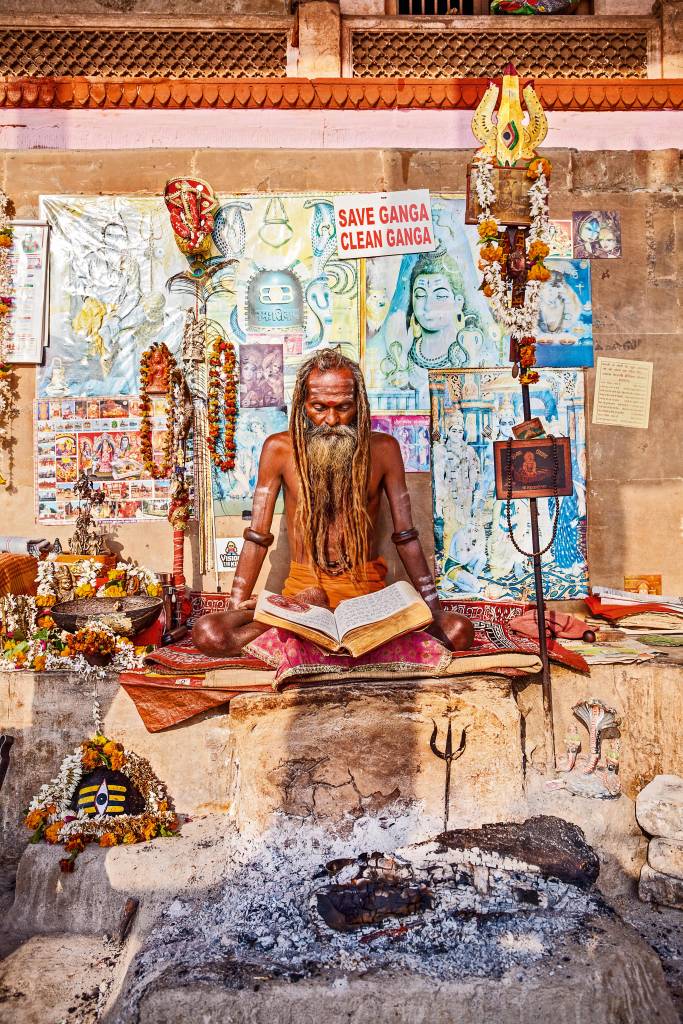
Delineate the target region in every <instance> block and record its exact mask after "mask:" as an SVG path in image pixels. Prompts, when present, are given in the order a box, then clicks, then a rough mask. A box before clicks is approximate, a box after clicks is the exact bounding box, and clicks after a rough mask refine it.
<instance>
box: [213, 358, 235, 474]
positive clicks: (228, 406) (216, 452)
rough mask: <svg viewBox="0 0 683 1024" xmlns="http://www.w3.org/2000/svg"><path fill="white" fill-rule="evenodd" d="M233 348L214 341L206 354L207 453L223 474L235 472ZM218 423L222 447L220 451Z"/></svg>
mask: <svg viewBox="0 0 683 1024" xmlns="http://www.w3.org/2000/svg"><path fill="white" fill-rule="evenodd" d="M235 366H236V357H235V347H234V345H232V344H231V343H230V342H229V341H226V340H225V338H217V339H216V341H215V342H214V343H213V345H212V346H211V348H210V350H209V386H208V392H209V437H208V444H209V451H210V452H211V460H212V462H213V463H214V465H216V466H217V467H218V468H219V469H220V470H222V471H223V472H224V473H225V472H226V471H227V470H229V469H234V468H235V459H236V455H237V446H236V444H235V424H236V421H237V380H236V373H235ZM221 419H222V421H223V431H222V432H223V444H222V452H221V450H220V448H221Z"/></svg>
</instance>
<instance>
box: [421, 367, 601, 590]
mask: <svg viewBox="0 0 683 1024" xmlns="http://www.w3.org/2000/svg"><path fill="white" fill-rule="evenodd" d="M430 386H431V408H432V463H431V466H432V486H433V500H434V530H435V558H436V576H437V586H438V590H439V596H440V597H442V598H457V597H466V598H470V599H472V598H478V599H482V600H503V601H505V600H513V601H514V600H526V599H528V598H530V597H532V596H533V593H534V578H533V564H532V561H531V559H530V558H525V557H524V556H523V555H521V554H520V553H519V552H518V551H517V550H516V548H515V547H514V545H513V544H512V541H511V540H510V536H509V532H508V522H507V512H506V503H505V502H504V501H498V500H497V499H496V497H495V479H494V466H493V442H494V441H496V440H500V439H506V438H509V437H512V427H513V425H514V424H515V423H519V422H521V421H522V420H523V419H524V416H523V412H522V396H521V389H520V387H519V382H518V381H516V380H515V379H514V378H513V377H512V375H511V373H510V372H509V370H503V369H487V370H463V371H460V372H450V373H449V372H433V373H432V374H430ZM530 390H531V415H532V416H539V417H540V419H541V421H542V423H543V425H544V426H545V428H546V432H547V433H549V434H550V433H552V434H556V435H558V436H559V435H562V436H565V437H569V438H570V441H571V462H572V476H573V492H572V494H571V495H568V496H567V497H562V498H560V499H559V502H560V510H559V517H558V523H557V532H556V535H555V539H554V541H553V543H552V545H551V547H550V549H549V550H548V552H547V553H546V554H545V555H543V556H542V566H543V583H544V593H545V596H546V597H547V598H549V599H551V600H559V599H564V598H567V599H568V598H580V597H584V596H585V595H586V593H587V588H588V569H587V563H586V439H585V419H584V395H583V378H582V376H581V374H580V373H579V372H576V371H573V370H564V371H560V370H542V371H541V372H540V380H539V382H538V384H535V385H533V386H532V387H531V389H530ZM556 500H558V499H555V498H549V499H542V498H541V499H539V500H538V511H539V530H540V539H541V547H544V546H545V544H546V543H547V542H548V540H549V539H550V536H551V531H552V522H553V517H554V512H555V501H556ZM510 521H511V523H512V526H513V530H514V534H515V539H516V540H517V543H518V544H519V546H520V547H521V548H522V549H523V550H525V551H531V548H532V545H531V527H530V520H529V503H528V501H526V500H513V501H512V502H511V505H510Z"/></svg>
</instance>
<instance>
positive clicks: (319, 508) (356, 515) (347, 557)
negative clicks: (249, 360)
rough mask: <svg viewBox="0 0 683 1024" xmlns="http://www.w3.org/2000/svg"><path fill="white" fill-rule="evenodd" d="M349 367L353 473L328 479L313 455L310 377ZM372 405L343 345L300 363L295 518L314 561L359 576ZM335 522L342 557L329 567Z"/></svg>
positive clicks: (366, 524) (293, 431) (294, 432)
mask: <svg viewBox="0 0 683 1024" xmlns="http://www.w3.org/2000/svg"><path fill="white" fill-rule="evenodd" d="M342 369H345V370H350V372H351V373H352V375H353V379H354V382H355V391H356V395H355V397H356V404H357V414H356V423H355V425H354V427H353V428H352V429H353V431H354V433H355V435H356V441H355V448H354V450H353V455H352V458H351V473H350V474H349V473H339V472H337V473H333V474H330V477H331V478H330V479H329V481H327V483H328V485H329V486H324V485H323V486H321V484H323V481H321V479H320V474H319V473H316V467H315V465H313V464H312V461H311V458H310V447H311V440H310V436H309V435H310V431H311V423H310V421H309V419H308V417H307V416H306V411H305V408H304V403H305V401H306V396H307V388H308V378H309V377H310V375H311V373H312V372H313V371H314V370H318V371H319V372H321V373H325V372H327V371H329V370H342ZM370 429H371V428H370V404H369V402H368V395H367V391H366V390H365V381H364V380H363V374H362V372H361V369H360V367H359V366H358V364H357V363H354V362H353V360H351V359H347V358H346V356H343V355H342V354H341V352H340V350H339V349H322V350H321V351H320V352H316V353H315V354H314V355H312V356H311V357H310V359H307V360H306V362H305V363H302V365H301V366H300V367H299V370H298V373H297V375H296V383H295V385H294V395H293V397H292V413H291V419H290V427H289V430H290V435H291V438H292V450H293V456H294V465H295V468H296V472H297V476H298V478H299V500H298V503H297V510H296V517H295V523H296V528H297V531H300V533H301V536H302V537H303V538H304V541H305V545H306V548H307V550H308V553H309V555H310V557H311V559H312V561H313V564H314V565H315V566H316V568H318V569H319V570H321V571H322V572H326V573H330V572H331V573H333V574H338V573H341V572H351V574H352V575H353V576H356V575H357V573H358V571H359V569H360V568H361V567H362V566H363V563H364V562H366V561H367V556H368V546H369V545H368V536H369V528H370V525H371V523H370V517H369V516H368V511H367V487H368V477H369V475H370ZM332 524H334V528H335V539H336V545H335V546H337V545H338V555H337V561H336V564H335V565H334V566H330V563H329V560H328V555H327V542H328V532H329V529H330V526H331V525H332Z"/></svg>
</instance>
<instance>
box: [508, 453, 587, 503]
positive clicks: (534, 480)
mask: <svg viewBox="0 0 683 1024" xmlns="http://www.w3.org/2000/svg"><path fill="white" fill-rule="evenodd" d="M553 447H554V448H555V453H554V452H553ZM555 454H556V455H557V461H556V460H555ZM493 456H494V467H495V472H496V497H497V498H498V499H499V500H500V501H504V500H505V499H506V498H508V497H509V498H552V497H553V495H555V494H557V495H558V497H561V496H564V495H568V494H571V493H572V489H573V485H572V459H571V451H570V447H569V438H568V437H539V438H534V439H532V440H529V441H513V442H512V444H511V443H510V442H509V441H494V442H493ZM556 465H557V469H556V468H555V467H556ZM510 477H512V490H510Z"/></svg>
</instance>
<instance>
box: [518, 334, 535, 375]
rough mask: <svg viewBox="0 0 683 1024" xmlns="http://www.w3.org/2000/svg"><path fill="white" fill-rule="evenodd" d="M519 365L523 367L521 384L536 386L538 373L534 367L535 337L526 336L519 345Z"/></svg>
mask: <svg viewBox="0 0 683 1024" xmlns="http://www.w3.org/2000/svg"><path fill="white" fill-rule="evenodd" d="M519 365H520V367H521V370H522V372H521V374H520V378H519V380H520V383H521V384H536V383H537V382H538V372H537V371H536V370H533V369H532V367H533V366H535V365H536V339H535V338H534V337H533V335H526V336H525V337H523V338H522V339H521V340H520V343H519Z"/></svg>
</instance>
